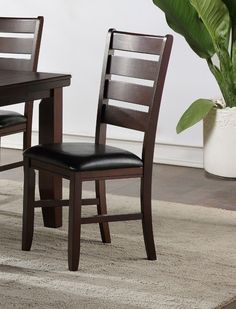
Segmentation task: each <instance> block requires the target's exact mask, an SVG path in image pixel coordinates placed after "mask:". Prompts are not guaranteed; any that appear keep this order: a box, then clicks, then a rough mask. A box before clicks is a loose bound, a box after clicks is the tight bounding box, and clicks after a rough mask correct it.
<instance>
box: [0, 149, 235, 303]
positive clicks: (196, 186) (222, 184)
mask: <svg viewBox="0 0 236 309" xmlns="http://www.w3.org/2000/svg"><path fill="white" fill-rule="evenodd" d="M20 157H21V152H20V151H17V150H10V149H4V151H3V152H2V155H1V160H2V161H3V162H11V161H14V160H18V159H19V158H20ZM0 177H1V179H10V180H15V181H19V182H22V181H23V171H22V168H17V169H14V170H10V171H6V172H2V173H0ZM67 185H68V183H67V182H65V186H67ZM93 188H94V184H91V183H86V184H85V185H84V189H85V190H92V189H93ZM107 191H108V192H109V193H113V194H117V195H127V196H138V193H139V181H138V180H122V181H120V180H115V181H114V180H113V181H112V182H108V183H107ZM152 192H153V193H152V195H153V199H158V200H163V201H169V202H177V203H184V204H191V205H201V206H206V207H215V208H224V209H228V210H236V181H226V180H222V179H212V178H208V177H206V176H205V173H204V171H203V170H202V169H196V168H189V167H180V166H170V165H159V164H154V168H153V190H152ZM222 309H236V301H234V302H232V303H230V304H228V305H226V306H225V307H224V308H223V307H222Z"/></svg>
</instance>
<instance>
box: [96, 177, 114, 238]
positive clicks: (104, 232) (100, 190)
mask: <svg viewBox="0 0 236 309" xmlns="http://www.w3.org/2000/svg"><path fill="white" fill-rule="evenodd" d="M95 188H96V197H97V198H98V199H99V204H98V205H97V213H98V215H105V214H107V203H106V184H105V180H96V181H95ZM99 228H100V233H101V238H102V242H103V243H110V242H111V236H110V229H109V225H108V222H103V223H99Z"/></svg>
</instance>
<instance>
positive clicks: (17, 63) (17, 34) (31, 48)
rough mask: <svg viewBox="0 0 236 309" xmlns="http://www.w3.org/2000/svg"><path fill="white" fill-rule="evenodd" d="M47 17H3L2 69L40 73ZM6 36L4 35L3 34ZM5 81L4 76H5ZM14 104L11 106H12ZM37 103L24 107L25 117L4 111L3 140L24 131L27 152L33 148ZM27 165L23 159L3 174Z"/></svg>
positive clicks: (4, 167) (2, 168)
mask: <svg viewBox="0 0 236 309" xmlns="http://www.w3.org/2000/svg"><path fill="white" fill-rule="evenodd" d="M42 28H43V17H41V16H40V17H38V18H11V17H0V33H1V34H0V53H1V54H2V55H1V56H0V70H22V71H36V70H37V64H38V56H39V48H40V42H41V35H42ZM2 33H3V34H4V35H3V34H2ZM1 78H4V76H1ZM9 105H10V103H9ZM32 113H33V102H27V103H25V105H24V114H20V113H17V112H13V111H10V110H0V138H1V137H3V136H6V135H10V134H15V133H19V132H23V149H27V148H29V147H30V146H31V132H32ZM21 165H23V160H21V161H19V162H14V163H10V164H5V165H1V166H0V172H1V171H5V170H8V169H12V168H16V167H18V166H21Z"/></svg>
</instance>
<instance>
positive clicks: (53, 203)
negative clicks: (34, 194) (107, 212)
mask: <svg viewBox="0 0 236 309" xmlns="http://www.w3.org/2000/svg"><path fill="white" fill-rule="evenodd" d="M82 205H99V199H98V198H86V199H82ZM63 206H69V200H39V201H35V202H34V207H63Z"/></svg>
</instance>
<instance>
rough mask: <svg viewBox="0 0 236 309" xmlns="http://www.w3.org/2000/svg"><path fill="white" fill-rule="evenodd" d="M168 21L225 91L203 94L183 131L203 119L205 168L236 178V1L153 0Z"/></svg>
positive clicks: (180, 126) (190, 110) (186, 117)
mask: <svg viewBox="0 0 236 309" xmlns="http://www.w3.org/2000/svg"><path fill="white" fill-rule="evenodd" d="M153 2H154V4H155V5H156V6H158V7H159V8H160V9H161V10H162V11H163V12H164V13H165V16H166V20H167V23H168V25H169V26H170V27H171V28H172V29H173V30H174V31H176V32H178V33H179V34H181V35H183V36H184V38H185V39H186V41H187V42H188V44H189V45H190V47H191V48H192V49H193V51H194V52H195V53H196V54H197V55H198V56H199V57H201V58H204V59H205V60H206V63H207V65H208V67H209V69H210V71H211V73H212V74H213V75H214V77H215V79H216V81H217V83H218V85H219V88H220V90H221V93H222V98H220V99H219V100H216V101H214V100H210V99H198V100H196V101H195V102H193V103H192V104H191V105H190V107H189V108H188V109H187V110H186V111H185V112H184V114H183V115H182V117H181V118H180V120H179V122H178V124H177V127H176V131H177V133H180V132H182V131H183V130H185V129H187V128H189V127H191V126H192V125H194V124H195V123H197V122H198V121H200V120H202V119H203V123H204V168H205V170H206V171H207V172H208V173H211V174H215V175H218V176H223V177H233V178H234V177H236V164H235V158H236V0H153Z"/></svg>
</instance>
